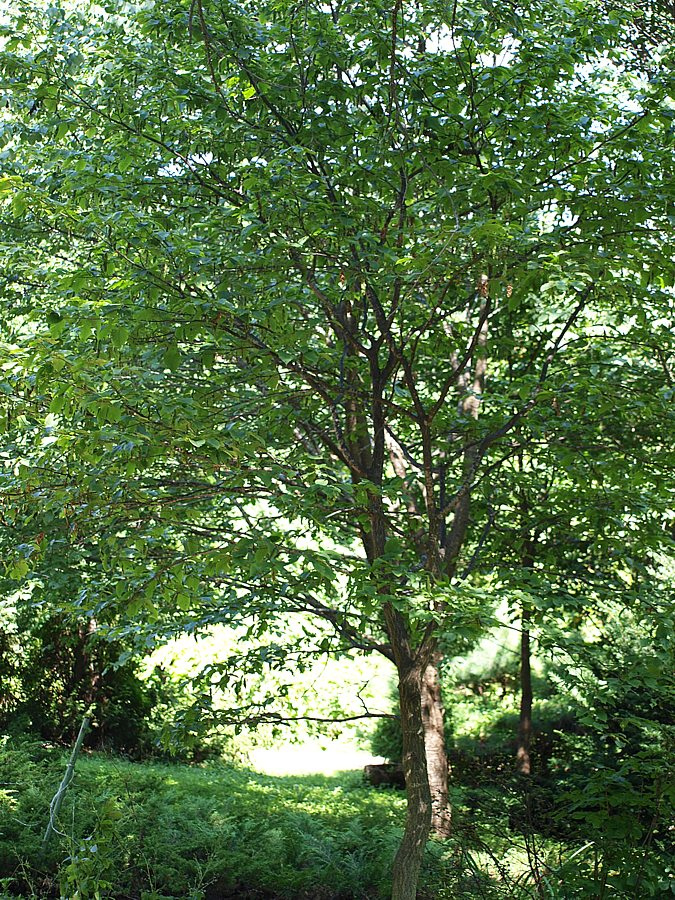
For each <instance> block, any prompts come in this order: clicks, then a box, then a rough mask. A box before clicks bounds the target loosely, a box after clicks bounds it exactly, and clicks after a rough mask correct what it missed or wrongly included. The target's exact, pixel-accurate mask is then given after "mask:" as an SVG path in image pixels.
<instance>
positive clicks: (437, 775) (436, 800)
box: [422, 654, 452, 837]
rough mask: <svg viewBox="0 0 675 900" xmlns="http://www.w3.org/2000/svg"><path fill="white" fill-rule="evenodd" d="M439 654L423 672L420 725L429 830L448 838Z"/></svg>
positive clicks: (449, 819) (446, 765) (446, 768)
mask: <svg viewBox="0 0 675 900" xmlns="http://www.w3.org/2000/svg"><path fill="white" fill-rule="evenodd" d="M439 662H440V654H436V655H435V656H434V659H433V660H432V662H430V663H429V665H428V666H427V667H426V669H425V670H424V676H423V678H422V722H423V725H424V745H425V750H426V760H427V774H428V778H429V790H430V794H431V830H432V831H433V833H434V834H436V835H438V836H439V837H448V836H449V835H450V830H451V824H452V823H451V811H450V805H449V802H448V770H449V767H448V756H447V752H446V749H445V729H444V727H443V720H444V711H443V698H442V696H441V684H440V679H439V676H438V664H439Z"/></svg>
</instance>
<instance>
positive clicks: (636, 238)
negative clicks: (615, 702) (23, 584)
mask: <svg viewBox="0 0 675 900" xmlns="http://www.w3.org/2000/svg"><path fill="white" fill-rule="evenodd" d="M542 23H545V24H542ZM666 55H667V53H666V51H663V62H662V64H661V66H660V67H658V68H657V71H656V73H655V74H653V75H652V77H651V80H650V81H648V82H644V81H642V80H641V79H640V78H639V77H638V76H636V75H635V73H634V71H633V70H632V69H631V68H630V67H629V66H625V65H624V62H625V59H626V56H629V57H630V44H629V35H628V31H627V27H626V26H624V24H623V23H622V21H621V17H620V16H619V15H618V14H616V13H611V14H610V13H605V12H603V11H602V9H601V8H600V7H598V6H596V5H595V4H591V3H580V4H578V5H574V6H563V5H559V4H557V3H553V2H549V0H545V2H539V3H534V4H528V5H527V6H526V7H523V8H521V7H517V6H504V7H500V8H499V9H496V8H495V7H493V6H492V5H491V4H489V3H487V2H486V3H485V4H481V3H475V2H471V3H457V4H455V5H454V6H453V7H452V8H449V7H448V6H447V5H446V4H444V3H436V2H432V3H425V4H423V5H415V4H411V3H410V4H408V3H405V4H404V3H401V2H398V3H396V4H395V5H394V6H393V8H392V7H387V6H384V5H382V4H379V3H376V4H374V5H373V4H368V5H364V4H360V3H351V2H343V3H337V4H312V3H305V4H304V5H302V6H296V5H295V4H292V3H289V2H286V0H282V2H256V3H244V4H243V5H235V4H231V3H226V4H223V5H220V6H216V5H215V4H214V5H211V4H207V3H203V2H201V0H195V2H193V3H192V4H191V5H190V4H187V3H185V2H169V3H166V4H163V5H162V6H161V8H160V7H158V6H153V5H149V6H138V7H136V6H132V5H130V6H128V7H126V6H125V7H117V6H116V5H113V6H112V7H111V8H110V9H109V10H103V9H102V8H101V7H97V6H93V5H92V6H88V5H86V6H84V5H83V6H81V7H79V8H78V9H77V10H71V9H68V11H67V15H66V12H65V11H64V9H63V8H61V7H58V6H49V7H46V8H44V9H42V8H40V9H37V10H35V9H34V8H31V7H28V6H27V5H23V4H20V5H19V6H18V8H17V10H16V11H15V12H14V13H13V20H12V24H11V25H9V26H8V28H7V30H6V42H5V47H4V51H3V67H4V71H5V73H6V79H7V81H8V84H9V85H10V87H11V90H12V95H11V99H10V101H9V102H10V112H9V113H8V115H7V121H6V124H5V132H4V134H5V138H4V140H5V148H6V150H5V153H6V154H7V153H8V152H9V153H10V154H11V162H8V170H7V175H6V176H5V177H4V179H3V181H2V185H1V187H2V191H3V192H4V195H5V197H6V203H5V206H4V210H3V216H4V224H5V228H6V231H5V233H6V234H7V235H8V238H7V244H6V246H5V256H4V259H5V262H4V268H5V274H4V277H5V285H6V288H5V289H6V291H8V292H9V296H11V298H12V311H11V313H10V315H9V317H8V318H9V319H10V320H11V321H10V322H9V323H8V327H11V329H12V330H13V336H12V338H11V340H12V343H13V346H14V347H15V348H17V349H15V352H14V354H13V356H12V357H11V366H10V367H9V370H8V372H7V378H8V382H7V383H8V389H7V390H8V392H9V400H8V402H9V404H10V409H11V414H12V415H16V414H17V413H18V414H20V415H23V416H25V418H26V429H27V430H26V432H25V433H28V430H29V429H30V428H31V427H32V428H33V429H35V432H36V438H35V442H34V445H33V446H32V447H31V449H30V452H26V453H24V454H22V455H23V457H24V459H23V461H22V462H20V463H19V464H18V465H17V466H15V467H14V469H13V471H11V472H8V474H7V475H6V477H5V481H6V486H7V487H6V495H7V502H8V505H9V506H10V507H11V509H12V510H13V514H14V515H26V512H25V510H26V509H28V510H30V509H35V508H36V506H39V507H40V509H41V510H42V511H43V512H44V510H45V509H50V510H52V511H53V512H54V514H55V515H56V516H57V517H58V516H60V517H61V519H62V521H63V522H64V523H65V525H66V529H67V531H68V533H69V535H70V539H71V540H72V541H73V542H75V543H78V542H79V543H86V542H90V543H91V544H92V545H94V544H95V546H96V548H97V552H99V553H100V554H101V557H102V560H103V562H104V565H105V566H106V569H105V572H104V573H103V574H102V575H101V578H100V581H99V583H98V584H96V585H95V588H94V589H93V590H92V591H91V594H90V597H91V599H90V605H91V608H92V611H93V610H95V609H100V607H101V605H104V606H105V605H113V606H114V607H115V608H119V609H121V610H124V612H125V615H126V616H127V620H128V621H129V622H130V623H131V624H130V628H132V629H135V630H138V629H139V628H140V627H141V624H143V623H145V624H146V625H147V626H148V628H149V629H150V630H152V629H153V628H156V627H158V626H157V625H156V624H153V623H157V622H163V621H165V620H166V619H167V618H169V619H171V618H173V619H174V620H175V622H176V627H180V626H181V623H184V622H185V621H188V622H190V623H191V627H194V628H196V627H200V626H207V625H209V624H211V623H213V622H216V621H221V622H228V623H242V622H246V623H247V624H248V625H249V628H250V632H251V633H253V634H257V635H261V634H264V633H265V632H266V631H267V630H268V629H270V628H273V627H274V625H275V623H276V622H278V621H279V618H280V617H284V616H288V615H299V616H305V617H308V619H310V620H311V619H315V620H318V621H319V622H322V623H324V625H325V623H328V624H329V625H330V626H331V627H332V629H333V633H334V636H333V637H332V638H330V637H327V636H326V632H325V628H323V627H314V628H312V627H310V626H307V631H306V634H307V637H306V640H305V641H304V642H303V644H302V646H301V647H300V648H299V649H300V650H301V651H302V652H304V653H312V652H331V651H332V652H346V651H349V650H359V651H363V652H379V653H383V654H384V655H385V656H387V657H388V658H390V659H391V660H392V661H393V662H394V664H395V666H396V669H397V672H398V683H399V700H400V715H401V724H402V731H403V747H404V767H405V773H406V784H407V792H408V813H407V819H406V828H405V833H404V837H403V841H402V843H401V847H400V848H399V851H398V854H397V856H396V860H395V862H394V871H393V896H394V897H395V898H396V900H404V898H411V897H414V895H415V890H416V883H417V879H418V874H419V869H420V865H421V861H422V856H423V852H424V846H425V842H426V838H427V835H428V833H429V829H430V827H431V825H432V824H433V825H434V827H435V829H436V830H437V831H439V832H440V833H447V829H448V811H447V761H446V757H445V750H444V747H443V741H442V728H441V724H442V712H441V698H440V692H439V689H438V680H437V677H436V671H435V668H436V666H437V664H438V662H439V660H440V658H441V656H442V653H443V649H444V641H445V640H448V639H450V638H451V637H452V636H453V635H455V634H457V633H462V632H464V633H466V632H472V631H474V632H475V631H479V630H480V629H481V628H482V627H483V626H484V623H485V620H486V615H487V614H486V608H485V593H484V591H481V590H479V589H478V588H477V587H474V586H472V585H471V578H470V576H471V574H472V572H473V570H474V569H475V566H476V563H477V560H478V559H479V558H480V554H481V550H482V546H483V543H484V540H483V538H482V535H483V534H484V533H485V528H486V527H487V525H488V524H489V515H487V517H486V514H485V509H486V507H485V504H484V503H483V498H484V497H485V496H486V494H485V491H486V487H487V486H488V485H489V484H490V481H491V479H493V478H495V477H496V473H498V472H499V471H500V469H501V468H502V467H503V466H504V465H505V463H506V462H507V461H508V460H510V459H513V458H516V457H517V455H518V454H519V453H520V452H521V451H522V439H521V437H520V431H519V427H520V425H521V424H522V423H523V422H525V421H528V420H529V418H530V417H531V416H532V415H533V414H535V413H537V411H541V410H551V409H552V408H554V407H555V405H556V404H558V406H559V407H560V422H559V424H558V427H557V432H559V431H560V430H561V429H562V428H563V427H564V425H565V423H567V422H568V421H569V420H568V418H567V415H566V412H565V408H564V405H561V404H560V403H559V401H558V395H557V392H556V388H557V386H558V385H559V384H560V383H561V382H564V379H565V378H566V377H568V376H569V367H570V365H575V364H576V362H577V359H578V357H577V356H576V355H575V354H574V353H572V352H571V351H572V350H573V349H574V348H575V347H578V346H597V345H599V344H602V343H603V342H604V341H606V340H608V339H609V337H611V335H613V334H621V335H624V336H625V335H626V334H628V335H630V340H632V341H634V342H636V343H638V344H639V343H644V342H645V341H646V340H647V336H648V335H649V336H651V333H652V330H653V329H655V328H657V327H658V329H662V331H659V332H658V333H659V349H660V352H662V354H663V359H664V362H663V365H664V367H665V369H664V371H665V372H666V373H669V372H670V371H671V370H670V368H669V366H670V363H669V362H668V354H669V353H670V352H671V344H670V343H669V338H667V337H666V325H665V324H664V325H663V326H662V325H658V326H657V325H656V323H657V322H663V323H666V322H667V321H670V319H669V317H670V316H672V293H671V290H670V286H671V285H672V282H673V270H672V264H671V263H669V262H668V261H667V260H664V259H663V253H662V246H661V236H662V235H665V234H667V233H669V232H670V231H671V230H672V228H671V224H670V219H669V218H668V217H669V215H670V213H671V209H672V194H669V193H668V191H669V188H668V187H667V186H666V187H664V179H666V181H665V183H666V185H667V183H668V182H667V178H668V177H670V166H671V162H670V161H669V156H668V151H667V150H666V149H665V148H666V144H667V141H668V140H671V138H670V137H668V134H669V132H668V129H669V128H670V125H671V122H672V118H673V115H672V113H673V111H672V108H671V107H670V106H668V104H667V103H666V102H665V99H664V98H665V95H666V93H667V90H668V84H667V80H668V76H667V74H665V73H667V71H668V70H667V66H666ZM652 58H653V59H658V58H659V56H658V52H657V51H654V54H653V55H652ZM631 59H632V57H631ZM509 367H511V368H510V371H511V372H512V375H513V377H512V378H511V379H505V378H502V377H501V374H502V373H504V371H505V370H507V369H508V368H509ZM585 377H586V376H585V375H584V378H585ZM592 377H593V380H594V384H595V385H596V386H597V385H600V384H601V383H602V379H603V372H602V371H599V372H598V373H596V374H593V376H592ZM47 411H48V414H47V415H46V413H47ZM45 416H46V417H45ZM554 439H555V438H554ZM527 440H528V441H529V440H531V438H529V437H528V438H527ZM24 556H25V554H24ZM24 556H22V557H21V559H23V562H22V561H21V559H19V560H17V562H16V563H15V566H16V565H17V564H18V567H19V568H18V569H17V572H18V573H20V570H24V567H25V569H28V567H29V564H30V561H29V560H28V559H25V558H24ZM294 649H296V650H297V649H298V648H294ZM281 655H282V656H283V653H282V654H281ZM268 658H269V657H268ZM246 662H247V663H248V664H256V665H263V664H265V662H266V661H265V660H264V659H261V658H260V656H259V657H258V659H257V660H251V659H249V660H247V661H246ZM242 664H243V663H242ZM222 677H223V678H230V677H236V673H233V672H231V671H230V670H229V669H228V670H227V671H223V673H222ZM269 715H272V713H271V712H270V708H268V707H265V708H262V709H259V710H258V711H257V716H258V719H259V720H265V717H266V716H269Z"/></svg>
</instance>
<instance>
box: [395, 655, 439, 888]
mask: <svg viewBox="0 0 675 900" xmlns="http://www.w3.org/2000/svg"><path fill="white" fill-rule="evenodd" d="M423 675H424V670H423V669H422V668H421V666H419V665H415V664H410V665H406V666H399V683H398V691H399V700H400V704H401V728H402V732H403V769H404V771H405V781H406V791H407V796H408V806H407V812H406V822H405V831H404V834H403V840H402V841H401V844H400V846H399V848H398V852H397V853H396V857H395V858H394V867H393V879H392V895H391V896H392V900H415V897H416V896H417V881H418V878H419V873H420V868H421V866H422V860H423V858H424V849H425V847H426V842H427V838H428V836H429V830H430V828H431V792H430V790H429V780H428V777H427V760H426V748H425V742H424V725H423V722H422V681H423Z"/></svg>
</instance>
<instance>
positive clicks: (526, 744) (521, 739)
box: [517, 606, 532, 775]
mask: <svg viewBox="0 0 675 900" xmlns="http://www.w3.org/2000/svg"><path fill="white" fill-rule="evenodd" d="M531 618H532V613H531V611H530V610H529V609H528V608H527V607H526V606H523V610H522V616H521V632H520V713H519V716H518V752H517V760H518V771H519V772H520V773H521V775H529V774H530V773H531V771H532V762H531V760H530V745H531V743H532V666H531V650H530V619H531Z"/></svg>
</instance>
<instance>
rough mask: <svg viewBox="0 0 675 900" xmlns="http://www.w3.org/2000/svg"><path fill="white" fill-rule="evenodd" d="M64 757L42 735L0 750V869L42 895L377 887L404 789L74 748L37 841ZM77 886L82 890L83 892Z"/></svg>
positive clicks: (334, 892)
mask: <svg viewBox="0 0 675 900" xmlns="http://www.w3.org/2000/svg"><path fill="white" fill-rule="evenodd" d="M63 767H64V758H63V756H62V754H60V753H53V752H52V753H49V752H46V751H44V750H43V749H41V748H40V747H39V746H36V745H25V746H23V747H19V748H16V749H13V750H10V749H8V748H7V747H5V748H4V750H3V751H2V754H1V755H0V781H2V783H3V789H2V793H0V821H2V823H3V824H2V828H1V833H0V878H4V879H5V882H4V883H5V885H6V890H8V891H9V892H10V893H11V894H12V895H15V894H18V895H21V896H24V897H33V898H37V897H40V898H46V897H58V896H59V891H60V892H61V895H62V896H63V897H69V898H73V897H81V898H94V897H96V896H97V894H96V891H97V890H98V891H99V893H100V896H102V897H143V898H145V900H151V898H152V900H160V898H193V900H198V898H201V900H203V898H215V897H226V896H230V895H231V896H233V897H234V896H242V897H243V896H245V895H246V891H247V890H249V889H250V890H252V889H258V890H261V891H270V892H274V895H275V896H279V897H300V896H311V897H326V898H328V897H331V898H332V897H335V898H337V897H343V898H348V897H378V896H385V895H386V891H387V886H388V877H389V876H388V872H389V867H390V863H391V858H392V855H393V852H394V850H395V847H396V843H397V841H398V838H399V831H398V822H399V820H400V812H401V808H402V806H403V802H404V801H403V799H402V798H401V797H399V796H394V795H391V794H390V793H383V792H373V791H370V790H368V789H366V788H364V786H363V785H362V783H361V780H360V776H359V774H358V773H351V774H347V775H345V776H344V777H341V778H337V777H335V778H323V777H320V776H317V777H301V778H290V777H289V778H267V777H264V776H259V775H255V774H253V773H252V772H250V771H247V770H236V769H228V768H226V767H225V766H223V765H220V764H219V765H213V766H211V767H207V768H198V767H192V768H189V767H186V766H179V765H165V764H159V763H144V764H142V765H141V764H137V763H131V762H128V761H122V760H114V759H111V758H109V757H104V756H100V755H94V756H91V757H84V758H82V759H80V761H79V762H78V771H77V774H76V778H75V781H74V782H73V786H72V788H71V790H70V792H69V793H68V795H67V798H66V801H65V803H64V806H63V808H62V812H61V816H60V822H59V831H60V832H61V834H60V835H55V837H54V839H53V843H52V844H51V845H50V847H49V849H48V852H47V855H46V856H45V857H44V858H43V857H42V856H41V854H40V843H41V839H42V834H43V832H44V827H45V825H46V822H47V814H48V807H49V801H50V799H51V796H52V794H53V792H54V790H55V788H56V786H57V784H58V781H59V778H60V776H61V774H62V771H63ZM78 892H79V893H78Z"/></svg>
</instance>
